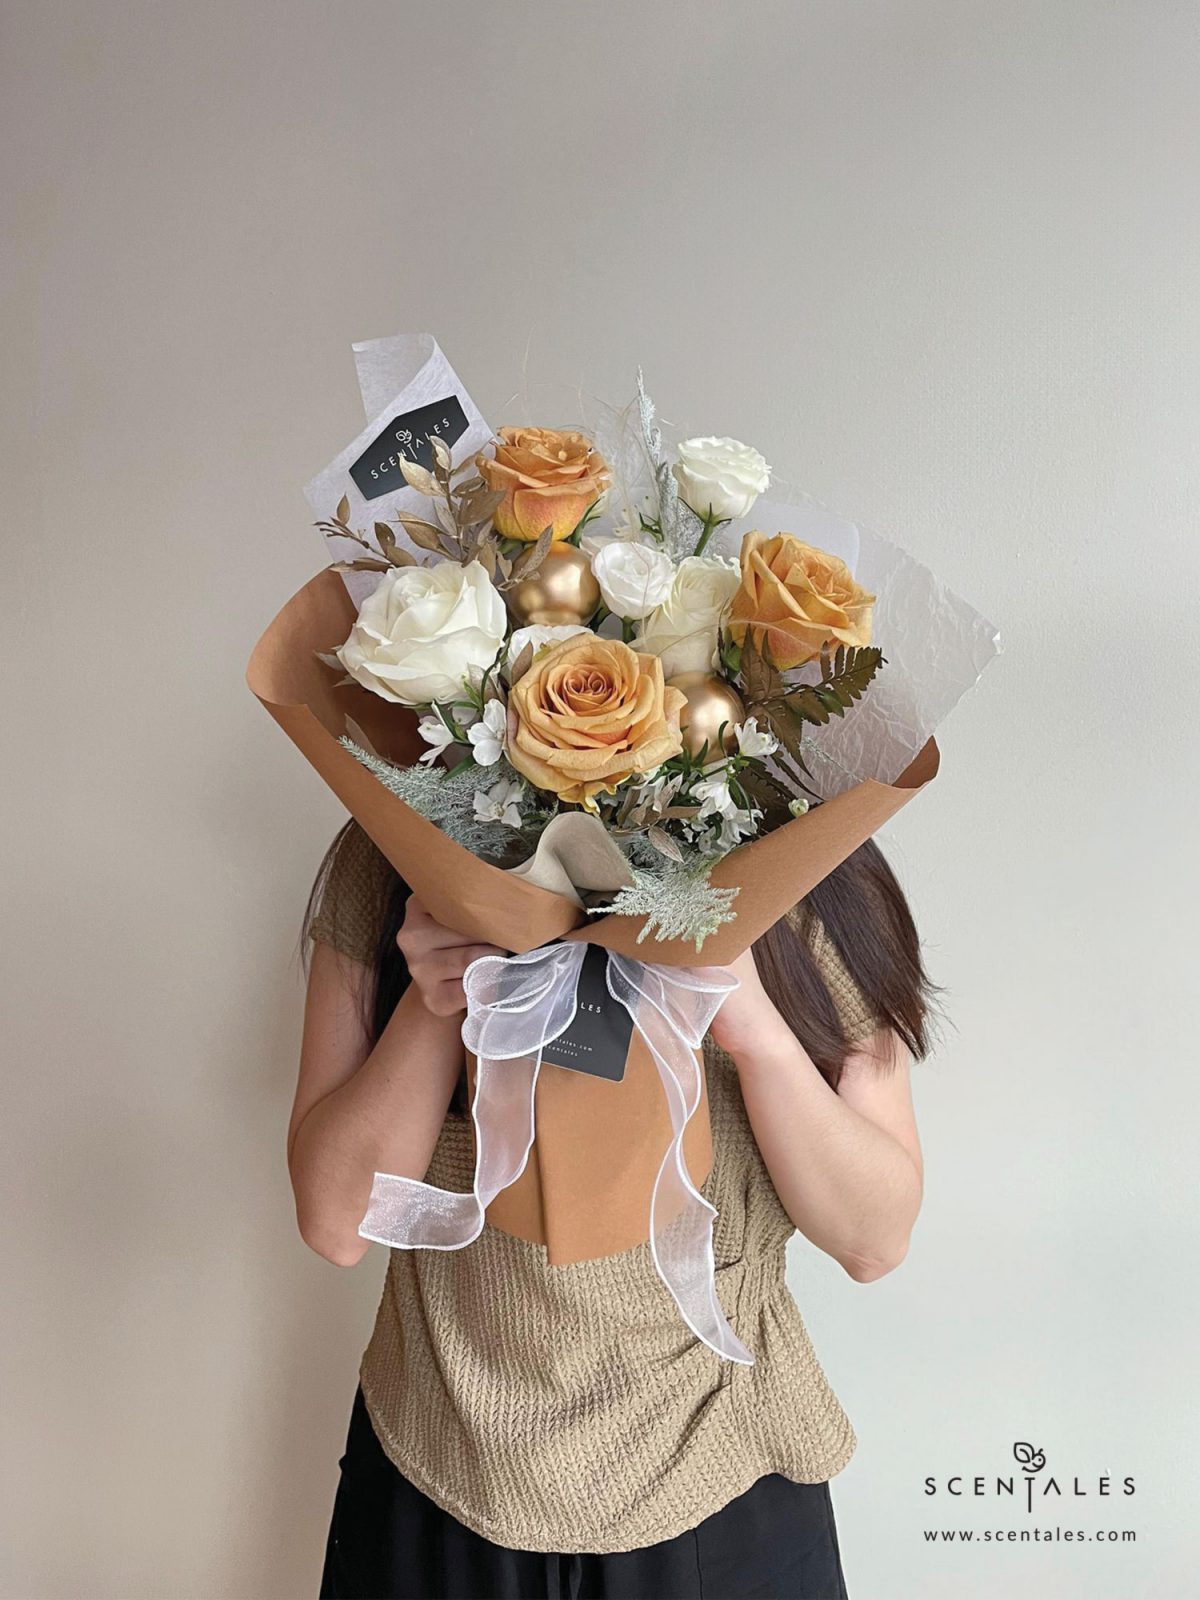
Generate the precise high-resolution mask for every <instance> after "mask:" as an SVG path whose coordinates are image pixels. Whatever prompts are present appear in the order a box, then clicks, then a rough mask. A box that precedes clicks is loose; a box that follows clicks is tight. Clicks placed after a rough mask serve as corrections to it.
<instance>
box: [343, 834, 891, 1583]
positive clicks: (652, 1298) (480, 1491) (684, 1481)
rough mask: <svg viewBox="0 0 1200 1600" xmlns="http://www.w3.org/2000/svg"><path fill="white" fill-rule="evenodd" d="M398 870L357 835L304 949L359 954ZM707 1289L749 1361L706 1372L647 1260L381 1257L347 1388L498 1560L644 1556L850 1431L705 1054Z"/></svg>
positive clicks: (756, 1165)
mask: <svg viewBox="0 0 1200 1600" xmlns="http://www.w3.org/2000/svg"><path fill="white" fill-rule="evenodd" d="M390 873H391V868H390V867H389V866H388V864H387V862H386V861H385V860H384V859H383V857H382V856H381V855H380V854H379V853H378V852H377V851H376V849H375V847H374V845H372V844H371V842H370V840H369V839H367V837H366V835H365V834H363V833H362V832H361V831H360V830H359V829H358V828H357V827H356V826H355V827H352V828H351V829H350V830H349V832H348V833H347V834H346V835H345V838H344V839H343V841H342V843H341V845H340V847H339V850H338V853H337V856H336V858H335V860H334V863H333V867H332V869H331V872H330V875H329V878H328V880H327V882H326V885H325V890H324V894H323V897H322V900H321V904H320V906H319V908H318V914H317V920H316V923H315V926H314V930H313V936H314V937H315V938H318V939H322V940H324V941H326V942H327V943H330V944H333V945H334V946H335V947H336V948H338V949H340V950H341V951H342V952H343V953H344V954H346V955H348V956H350V957H352V958H354V959H356V960H360V961H363V962H366V963H370V962H371V961H372V960H373V959H374V953H375V948H376V944H377V940H378V930H379V919H380V915H381V910H382V903H383V897H384V895H385V894H386V891H387V887H388V884H389V880H390ZM801 926H803V927H805V932H806V936H807V937H808V939H809V941H810V945H811V947H812V949H813V951H814V954H815V955H816V957H817V960H818V963H819V965H820V967H821V970H822V973H823V976H824V977H825V980H826V983H827V985H828V986H829V990H830V994H831V996H832V998H833V999H834V1002H835V1004H836V1005H837V1008H838V1011H839V1013H840V1014H841V1017H842V1020H843V1024H844V1025H845V1027H846V1029H847V1032H848V1033H849V1035H850V1037H851V1038H853V1039H861V1038H864V1037H866V1036H868V1035H869V1034H870V1033H871V1032H873V1030H874V1028H875V1020H874V1018H873V1017H872V1016H871V1015H870V1013H869V1011H868V1010H867V1008H866V1006H865V1004H864V1001H863V998H862V996H861V995H860V994H859V993H858V991H857V989H856V988H855V986H854V984H853V982H852V980H851V979H850V977H849V974H848V973H847V972H846V970H845V968H844V967H843V966H842V964H841V961H840V959H839V957H838V955H837V953H836V951H835V950H834V947H833V945H832V943H831V942H830V940H829V939H828V937H827V935H826V934H825V932H824V929H823V928H822V927H821V925H820V923H819V922H816V921H815V920H814V919H812V918H811V917H805V918H804V921H803V922H802V923H801ZM704 1053H705V1066H706V1070H707V1077H708V1094H709V1103H710V1111H711V1116H712V1130H713V1147H714V1161H713V1167H712V1171H711V1173H710V1174H709V1177H708V1179H707V1181H706V1182H705V1184H704V1186H703V1191H702V1192H703V1193H704V1195H705V1197H706V1198H707V1199H708V1200H709V1201H710V1202H711V1203H712V1204H713V1205H714V1206H715V1207H716V1208H717V1212H718V1218H717V1222H716V1224H715V1232H714V1240H713V1244H714V1250H715V1255H716V1264H717V1290H718V1294H719V1297H720V1300H721V1304H722V1306H723V1307H724V1309H725V1312H726V1315H727V1316H728V1318H729V1321H730V1323H731V1324H732V1326H733V1328H734V1330H735V1331H736V1333H737V1334H738V1336H739V1337H740V1338H741V1339H743V1340H744V1341H745V1343H746V1344H747V1345H748V1346H749V1347H750V1349H751V1350H752V1351H753V1353H754V1355H755V1358H756V1359H755V1365H754V1366H752V1367H745V1366H739V1365H735V1364H734V1363H732V1362H725V1361H721V1360H720V1359H719V1358H718V1357H717V1356H716V1355H715V1354H714V1353H713V1352H712V1351H711V1350H709V1349H708V1348H707V1346H705V1345H703V1344H702V1343H701V1342H700V1341H699V1340H698V1339H696V1338H695V1337H693V1335H692V1334H691V1333H690V1332H689V1331H688V1329H687V1328H686V1326H685V1325H684V1324H683V1323H682V1321H681V1320H680V1318H679V1314H678V1312H677V1310H676V1308H675V1305H674V1303H673V1301H672V1300H671V1298H670V1296H669V1295H668V1293H667V1291H666V1290H665V1288H664V1287H663V1285H662V1283H661V1281H660V1279H659V1278H658V1276H657V1274H656V1272H655V1270H654V1265H653V1262H652V1260H651V1257H650V1249H649V1245H648V1244H646V1245H640V1246H638V1248H636V1249H634V1250H628V1251H626V1252H624V1253H623V1254H620V1255H615V1256H608V1257H605V1258H603V1259H600V1260H595V1261H584V1262H578V1263H575V1264H573V1265H570V1266H555V1267H552V1266H550V1265H548V1263H547V1261H546V1252H545V1248H544V1246H542V1245H538V1244H531V1243H529V1242H527V1241H526V1240H524V1239H518V1238H515V1237H514V1236H513V1235H511V1234H506V1233H502V1232H500V1231H499V1230H498V1229H496V1228H492V1227H485V1228H484V1231H483V1233H482V1235H481V1236H480V1238H478V1239H477V1240H476V1241H475V1243H474V1244H471V1245H468V1246H467V1247H466V1248H465V1249H463V1250H449V1251H440V1250H393V1251H391V1252H390V1259H389V1263H388V1270H387V1277H386V1280H385V1283H384V1289H383V1299H382V1301H381V1303H380V1306H379V1312H378V1315H377V1317H376V1322H375V1331H374V1333H373V1334H372V1336H371V1341H370V1343H369V1345H368V1346H367V1350H366V1353H365V1355H364V1357H363V1362H362V1373H361V1376H362V1387H363V1394H364V1397H365V1400H366V1404H367V1409H368V1411H369V1413H370V1416H371V1419H372V1422H373V1424H374V1427H375V1431H376V1433H377V1435H378V1437H379V1440H380V1443H381V1444H382V1446H383V1448H384V1450H385V1451H386V1452H387V1454H388V1456H389V1457H390V1458H391V1460H392V1461H393V1462H394V1463H395V1465H396V1466H397V1467H398V1468H399V1470H400V1471H401V1472H402V1473H403V1474H404V1476H405V1477H406V1478H408V1479H409V1480H410V1481H411V1482H412V1483H414V1484H415V1485H416V1486H417V1488H418V1489H420V1490H421V1491H422V1492H423V1493H424V1494H426V1495H428V1496H429V1497H430V1498H431V1499H432V1500H434V1501H436V1502H437V1504H438V1505H439V1506H441V1507H442V1508H443V1509H444V1510H446V1511H448V1512H450V1513H451V1515H452V1516H454V1517H455V1518H457V1519H458V1521H459V1522H462V1523H465V1524H466V1525H467V1527H469V1528H473V1529H474V1530H475V1531H476V1532H477V1533H480V1534H482V1535H484V1536H485V1537H486V1538H488V1539H490V1540H492V1541H493V1542H494V1543H496V1544H501V1545H506V1546H508V1547H510V1548H513V1549H521V1550H542V1551H558V1552H561V1553H564V1554H566V1553H569V1552H574V1551H590V1552H594V1553H597V1554H602V1553H608V1552H612V1551H618V1550H632V1549H637V1548H638V1547H640V1546H642V1545H647V1544H654V1543H657V1542H658V1541H660V1540H664V1539H670V1538H674V1537H675V1536H676V1535H677V1534H680V1533H683V1532H685V1531H686V1530H687V1529H689V1528H693V1527H695V1526H696V1525H697V1524H698V1523H699V1522H701V1521H702V1520H703V1519H704V1518H705V1517H707V1516H710V1515H711V1514H712V1513H713V1512H715V1511H718V1510H720V1508H721V1507H722V1506H723V1505H725V1504H727V1503H728V1502H729V1501H730V1500H732V1499H734V1498H735V1497H736V1496H737V1495H739V1494H742V1493H743V1492H744V1491H745V1490H746V1489H748V1488H749V1487H750V1486H751V1484H753V1483H754V1482H755V1481H756V1480H757V1479H758V1478H760V1477H762V1476H764V1475H765V1474H767V1473H773V1472H774V1473H781V1474H782V1475H783V1476H784V1477H787V1478H790V1479H792V1480H793V1481H795V1482H798V1483H817V1482H822V1481H824V1480H825V1479H827V1478H830V1477H832V1476H833V1474H834V1473H836V1472H839V1471H840V1470H841V1469H842V1467H844V1466H845V1465H846V1462H847V1461H848V1460H849V1459H850V1456H851V1454H852V1452H853V1450H854V1445H855V1439H854V1433H853V1431H852V1429H851V1427H850V1424H849V1422H848V1421H847V1419H846V1416H845V1414H844V1413H843V1411H842V1408H841V1406H840V1405H839V1404H838V1402H837V1399H836V1398H835V1396H834V1394H833V1392H832V1390H831V1389H830V1387H829V1385H828V1383H827V1382H826V1380H825V1375H824V1373H823V1372H822V1371H821V1368H820V1366H819V1365H818V1363H817V1359H816V1356H815V1355H814V1354H813V1349H812V1345H811V1344H810V1342H809V1338H808V1334H807V1333H806V1331H805V1328H804V1323H803V1321H802V1320H801V1317H800V1313H799V1311H798V1310H797V1308H796V1305H795V1302H794V1301H793V1300H792V1297H791V1294H790V1292H789V1290H788V1288H787V1285H786V1283H785V1281H784V1248H785V1246H786V1244H787V1241H788V1239H789V1237H790V1236H791V1234H792V1233H793V1231H794V1229H793V1227H792V1223H791V1222H790V1220H789V1219H788V1216H787V1214H786V1213H785V1211H784V1209H783V1206H782V1205H781V1204H780V1201H779V1199H778V1197H777V1195H776V1193H775V1190H774V1187H773V1185H772V1183H771V1179H770V1177H769V1176H768V1174H767V1171H766V1168H765V1167H764V1165H763V1162H762V1158H761V1157H760V1155H759V1153H758V1147H757V1145H756V1144H755V1142H754V1136H753V1133H752V1132H751V1129H750V1124H749V1122H748V1120H747V1117H746V1111H745V1107H744V1106H743V1103H742V1097H741V1093H740V1090H739V1087H738V1079H737V1073H736V1070H735V1068H734V1066H733V1063H732V1061H731V1060H730V1058H729V1057H728V1056H727V1055H725V1054H724V1052H723V1051H721V1050H719V1049H718V1048H717V1047H716V1046H715V1045H713V1044H712V1042H711V1040H709V1041H707V1042H706V1045H705V1052H704ZM473 1160H474V1152H473V1145H472V1135H471V1128H470V1122H469V1119H467V1118H464V1117H461V1116H457V1115H449V1116H447V1119H446V1122H445V1125H444V1127H443V1129H442V1133H441V1136H440V1139H439V1141H438V1144H437V1147H436V1149H435V1150H434V1154H433V1159H432V1161H431V1162H430V1165H429V1171H428V1173H427V1175H426V1177H427V1181H428V1182H429V1183H432V1184H436V1185H437V1186H439V1187H441V1188H446V1189H457V1190H464V1191H465V1190H469V1189H470V1187H471V1176H472V1167H473Z"/></svg>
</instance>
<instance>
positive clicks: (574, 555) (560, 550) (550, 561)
mask: <svg viewBox="0 0 1200 1600" xmlns="http://www.w3.org/2000/svg"><path fill="white" fill-rule="evenodd" d="M532 554H533V551H532V550H527V551H525V552H523V553H522V554H521V555H519V556H518V557H517V559H516V562H515V563H514V565H513V577H514V578H516V579H517V580H518V581H517V582H516V583H514V584H513V586H512V588H511V589H509V590H508V592H507V593H506V594H505V596H504V598H505V600H506V601H507V602H508V609H509V610H510V611H511V612H512V614H513V616H514V617H515V618H516V620H517V622H518V623H519V624H520V625H521V627H523V628H527V627H530V626H534V625H536V626H541V627H561V626H563V625H564V624H566V623H569V622H586V621H587V619H588V618H589V617H590V616H591V615H592V613H593V612H594V611H595V609H596V607H597V606H598V605H599V604H600V585H599V584H598V583H597V582H596V579H595V577H594V576H593V574H592V564H591V562H590V561H589V560H588V558H587V557H586V556H585V555H584V553H583V551H582V550H577V549H576V548H575V546H574V545H573V544H562V543H559V544H552V545H551V546H550V549H549V550H548V551H547V553H546V559H545V560H544V561H543V562H542V564H541V566H540V567H539V568H538V569H537V571H536V572H535V573H534V574H533V575H532V577H529V578H522V577H521V568H522V566H523V565H525V566H527V565H528V564H529V560H530V557H531V556H532Z"/></svg>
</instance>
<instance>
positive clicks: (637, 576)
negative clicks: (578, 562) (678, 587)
mask: <svg viewBox="0 0 1200 1600" xmlns="http://www.w3.org/2000/svg"><path fill="white" fill-rule="evenodd" d="M592 572H593V574H594V575H595V579H596V582H597V583H598V584H599V585H600V593H601V595H602V597H603V599H604V604H605V605H606V606H607V607H608V609H609V610H610V611H611V612H612V614H613V615H614V616H615V617H630V618H634V619H636V620H637V621H639V622H640V621H641V619H642V618H643V617H645V616H647V615H648V614H649V613H650V612H651V611H656V610H657V609H658V607H659V606H660V605H662V603H663V601H664V600H665V599H666V598H667V596H668V594H670V592H671V585H672V583H673V582H674V578H675V563H674V562H673V561H672V560H671V558H670V556H668V555H667V554H665V552H664V551H662V550H655V549H652V548H651V547H650V546H649V545H646V544H634V543H633V541H632V540H629V539H614V540H613V541H612V542H611V543H610V544H606V545H605V546H604V547H603V548H602V549H600V550H598V551H597V552H596V554H595V556H594V557H593V559H592Z"/></svg>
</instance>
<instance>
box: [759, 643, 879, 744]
mask: <svg viewBox="0 0 1200 1600" xmlns="http://www.w3.org/2000/svg"><path fill="white" fill-rule="evenodd" d="M885 664H886V663H885V658H884V654H883V651H882V650H878V649H876V648H874V647H868V648H864V649H858V650H856V649H847V648H846V647H845V646H842V647H840V648H839V650H838V652H837V654H836V655H835V656H834V659H833V661H832V663H830V662H828V660H827V658H826V660H825V663H824V665H825V666H826V667H827V668H828V671H827V673H826V675H825V676H824V677H823V678H822V681H821V682H820V683H806V684H803V685H801V686H800V687H799V688H796V689H789V690H786V691H785V693H784V695H783V697H782V698H783V700H784V702H785V704H786V706H787V709H788V711H790V712H791V714H792V715H793V716H794V717H797V718H800V719H801V720H803V721H804V722H811V723H813V724H815V725H816V726H817V727H824V726H825V724H826V723H827V722H828V721H829V719H830V717H843V716H845V714H846V712H847V711H848V710H849V709H850V707H851V706H852V705H853V704H854V702H855V701H856V700H860V699H861V698H862V696H863V695H864V694H865V693H866V691H867V688H868V686H869V685H870V683H871V680H872V679H873V678H874V676H875V674H876V673H877V672H878V671H879V669H880V667H882V666H884V665H885Z"/></svg>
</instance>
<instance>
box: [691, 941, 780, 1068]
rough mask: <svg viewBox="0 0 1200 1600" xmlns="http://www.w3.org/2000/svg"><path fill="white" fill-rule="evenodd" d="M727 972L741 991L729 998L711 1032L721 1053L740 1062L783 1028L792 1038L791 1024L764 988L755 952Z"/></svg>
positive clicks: (747, 955) (746, 954)
mask: <svg viewBox="0 0 1200 1600" xmlns="http://www.w3.org/2000/svg"><path fill="white" fill-rule="evenodd" d="M725 971H726V972H728V973H729V974H730V976H731V977H734V978H736V979H737V980H738V987H737V988H736V989H735V990H734V991H733V993H732V994H730V995H728V996H727V997H726V999H725V1002H724V1004H723V1005H722V1007H721V1009H720V1011H718V1012H717V1015H716V1017H715V1019H714V1021H713V1025H712V1029H711V1030H710V1031H711V1033H712V1036H713V1039H714V1040H715V1041H716V1043H717V1044H718V1045H720V1047H721V1049H722V1050H724V1051H726V1052H727V1053H728V1054H729V1055H731V1056H732V1057H733V1058H734V1060H735V1061H736V1060H737V1058H738V1057H739V1056H740V1055H742V1054H744V1053H745V1052H746V1051H747V1050H749V1049H753V1048H755V1047H756V1046H761V1045H762V1044H764V1043H766V1040H767V1038H768V1036H770V1035H772V1034H773V1033H774V1032H775V1031H776V1030H777V1029H779V1028H783V1029H784V1031H785V1032H788V1037H789V1038H790V1037H791V1034H790V1032H789V1031H788V1028H787V1024H786V1023H785V1022H784V1020H783V1018H782V1017H781V1016H780V1014H779V1012H778V1011H777V1010H776V1009H775V1006H774V1005H773V1004H772V1002H771V999H770V996H769V995H768V994H767V991H766V990H765V989H764V988H763V986H762V979H761V978H760V977H759V975H758V968H757V967H756V966H755V964H754V954H753V952H752V951H750V950H747V951H745V952H744V953H743V954H742V955H740V956H738V958H737V960H736V961H731V962H730V963H729V965H728V966H727V967H726V968H725Z"/></svg>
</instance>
